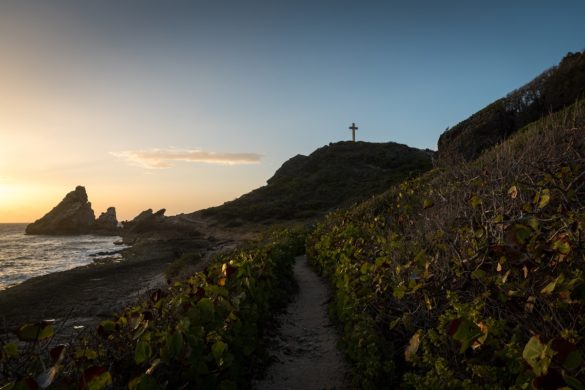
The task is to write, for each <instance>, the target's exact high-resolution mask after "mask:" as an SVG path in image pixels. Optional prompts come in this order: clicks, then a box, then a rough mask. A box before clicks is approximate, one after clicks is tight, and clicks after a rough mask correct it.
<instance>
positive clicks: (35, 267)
mask: <svg viewBox="0 0 585 390" xmlns="http://www.w3.org/2000/svg"><path fill="white" fill-rule="evenodd" d="M26 225H27V224H21V223H0V290H4V289H6V288H8V287H11V286H14V285H17V284H19V283H22V282H24V281H25V280H27V279H30V278H33V277H35V276H41V275H46V274H49V273H52V272H58V271H65V270H68V269H71V268H75V267H79V266H82V265H86V264H90V263H92V262H94V261H100V260H104V259H106V258H107V259H108V260H113V261H119V260H121V259H122V255H121V254H120V253H118V252H120V251H121V250H122V249H124V248H126V246H123V245H115V244H114V242H115V241H118V240H120V239H121V238H120V237H115V236H114V237H112V236H93V235H83V236H28V235H25V234H24V229H25V228H26Z"/></svg>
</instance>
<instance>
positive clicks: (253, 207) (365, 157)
mask: <svg viewBox="0 0 585 390" xmlns="http://www.w3.org/2000/svg"><path fill="white" fill-rule="evenodd" d="M432 156H433V152H432V151H430V150H420V149H416V148H411V147H408V146H406V145H402V144H398V143H394V142H388V143H370V142H349V141H344V142H337V143H332V144H329V145H328V146H323V147H321V148H319V149H317V150H315V151H314V152H313V153H311V154H310V155H309V156H303V155H297V156H295V157H293V158H291V159H289V160H288V161H286V162H285V163H284V164H283V165H282V167H280V169H278V170H277V171H276V173H275V174H274V176H272V178H270V179H269V180H268V181H267V184H266V185H265V186H263V187H260V188H258V189H255V190H253V191H251V192H250V193H248V194H245V195H242V196H241V197H239V198H238V199H235V200H233V201H230V202H226V203H224V204H223V205H221V206H218V207H212V208H209V209H206V210H203V211H201V212H200V213H201V215H202V216H204V217H213V218H215V219H216V220H217V221H219V222H220V223H222V224H229V225H234V226H235V225H238V224H241V223H245V222H255V223H262V224H270V223H275V222H276V223H278V222H283V221H299V220H309V219H312V218H315V217H318V216H322V215H324V214H325V213H326V212H328V211H331V210H333V209H335V208H338V207H342V206H348V205H350V204H352V203H354V202H357V201H360V200H363V199H366V198H368V197H370V196H372V195H374V194H378V193H381V192H384V191H385V190H387V189H388V188H389V187H390V186H392V185H393V184H397V183H399V182H401V181H403V180H405V179H407V178H408V177H412V176H417V175H419V174H421V173H423V172H425V171H427V170H429V169H431V167H432V161H431V160H432Z"/></svg>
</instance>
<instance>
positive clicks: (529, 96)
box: [438, 52, 585, 165]
mask: <svg viewBox="0 0 585 390" xmlns="http://www.w3.org/2000/svg"><path fill="white" fill-rule="evenodd" d="M584 97H585V52H582V53H568V54H567V55H566V56H565V58H563V60H562V61H561V63H560V64H559V65H557V66H554V67H552V68H550V69H547V70H546V71H544V72H543V73H542V74H540V75H539V76H537V77H536V78H534V80H532V81H530V82H529V83H527V84H526V85H524V86H522V87H521V88H518V89H517V90H515V91H513V92H511V93H509V94H508V95H507V96H506V97H504V98H501V99H498V100H496V101H495V102H493V103H491V104H489V105H488V106H486V107H485V108H483V109H482V110H480V111H478V112H476V113H475V114H473V115H472V116H470V117H469V118H468V119H466V120H464V121H462V122H461V123H459V124H457V125H456V126H453V127H452V128H451V129H447V130H446V131H445V132H444V133H443V134H442V135H441V137H440V138H439V142H438V144H439V151H438V161H439V162H440V163H441V165H451V164H453V163H458V162H461V161H464V160H467V161H469V160H473V159H475V158H477V157H478V156H479V155H480V154H481V153H483V152H484V151H486V150H488V149H489V148H491V147H493V146H494V145H496V144H497V143H499V142H502V141H503V140H505V139H506V138H508V137H509V136H510V135H511V134H513V133H515V132H516V131H518V130H519V129H521V128H522V127H523V126H525V125H527V124H528V123H531V122H534V121H536V120H537V119H539V118H543V117H545V116H547V115H548V114H550V113H551V112H556V111H559V110H562V109H563V108H565V107H567V106H569V105H571V104H573V103H574V102H575V101H577V100H578V99H582V98H584Z"/></svg>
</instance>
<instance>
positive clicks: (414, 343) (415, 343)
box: [404, 329, 422, 362]
mask: <svg viewBox="0 0 585 390" xmlns="http://www.w3.org/2000/svg"><path fill="white" fill-rule="evenodd" d="M421 334H422V332H421V330H420V329H419V330H417V331H416V333H415V334H414V335H412V337H411V338H410V341H409V343H408V346H407V347H406V350H405V351H404V359H405V360H406V361H407V362H412V361H413V360H414V357H415V355H416V352H417V351H418V347H419V346H420V338H421Z"/></svg>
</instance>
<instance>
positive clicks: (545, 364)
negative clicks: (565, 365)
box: [522, 336, 554, 376]
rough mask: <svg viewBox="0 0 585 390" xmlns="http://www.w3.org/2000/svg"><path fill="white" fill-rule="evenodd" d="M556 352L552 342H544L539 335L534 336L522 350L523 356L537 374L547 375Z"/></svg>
mask: <svg viewBox="0 0 585 390" xmlns="http://www.w3.org/2000/svg"><path fill="white" fill-rule="evenodd" d="M553 355H554V352H553V350H552V348H551V346H550V342H549V343H547V344H543V343H542V342H541V341H540V338H539V337H538V336H532V337H531V338H530V340H528V343H526V346H525V347H524V351H523V352H522V357H523V358H524V360H526V362H527V363H528V365H530V367H531V368H532V371H533V372H534V374H535V375H536V376H543V375H546V373H547V372H548V368H549V366H550V363H551V361H552V358H553Z"/></svg>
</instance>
